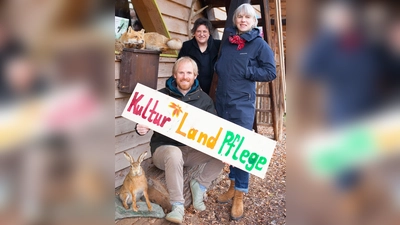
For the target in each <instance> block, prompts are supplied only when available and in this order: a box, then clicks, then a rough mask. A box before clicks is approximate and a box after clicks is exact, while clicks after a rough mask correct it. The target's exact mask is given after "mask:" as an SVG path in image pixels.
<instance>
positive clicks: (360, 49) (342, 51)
mask: <svg viewBox="0 0 400 225" xmlns="http://www.w3.org/2000/svg"><path fill="white" fill-rule="evenodd" d="M368 7H372V8H368ZM366 9H367V10H372V11H370V12H369V13H374V15H371V14H370V15H365V14H363V13H365V11H364V10H366ZM319 10H320V11H318V15H320V17H319V18H318V20H317V21H318V22H319V26H318V27H317V32H316V35H315V36H314V37H313V38H312V39H311V41H310V43H308V45H307V46H308V48H307V50H306V54H305V55H304V56H305V57H304V58H303V60H304V61H303V63H304V64H303V71H302V72H303V75H304V76H303V77H302V78H303V81H304V82H305V83H306V87H305V88H306V90H307V91H309V90H311V87H313V88H314V87H316V88H317V89H316V90H317V91H315V92H313V93H312V96H318V97H320V96H323V98H321V102H318V103H316V102H315V101H313V100H314V99H311V101H310V102H311V105H312V106H313V107H314V108H316V109H317V110H318V109H320V108H322V112H323V116H324V117H325V118H324V119H325V120H324V121H323V124H322V126H321V127H319V129H318V130H317V131H316V132H315V133H314V136H311V137H310V136H308V137H305V138H304V139H307V140H308V141H310V142H314V143H315V144H316V145H319V149H314V150H316V151H313V152H312V154H314V155H312V154H311V157H314V159H315V158H316V157H315V156H316V155H318V154H319V155H320V156H321V155H324V156H325V157H324V160H325V161H323V160H321V161H319V162H316V161H313V162H310V161H308V160H309V158H307V157H309V156H310V155H307V154H305V152H303V151H302V153H299V156H300V154H304V155H302V156H301V157H304V158H305V159H306V160H305V162H304V163H305V164H304V165H303V166H305V167H309V168H310V167H312V166H310V165H307V163H308V164H310V163H311V164H312V163H319V166H321V167H319V168H318V169H321V168H322V167H323V166H325V168H323V169H326V170H325V171H322V169H321V171H319V170H318V169H316V167H314V168H312V170H313V171H312V173H313V174H312V175H314V176H312V178H310V179H312V180H313V179H315V180H314V182H313V183H312V182H309V187H306V188H305V189H304V191H309V192H310V193H308V194H309V195H310V196H311V197H312V199H308V198H303V201H304V202H307V203H316V205H314V206H311V207H314V208H318V210H319V211H318V212H313V213H314V214H312V217H313V218H309V221H313V220H314V221H318V220H319V221H318V222H316V223H315V224H377V223H375V222H376V221H374V219H377V218H379V217H380V216H382V215H383V214H384V213H388V212H389V211H388V210H386V208H385V210H382V209H383V207H384V206H385V207H387V206H388V204H387V200H388V199H390V197H389V198H388V196H389V193H388V192H386V190H385V189H386V188H385V187H384V186H385V184H383V183H376V180H377V179H375V178H374V177H373V176H372V175H371V169H370V167H371V166H372V165H374V166H376V165H378V164H380V163H382V162H380V160H378V159H380V156H382V151H384V150H383V149H379V148H380V146H378V145H377V144H376V143H375V142H374V141H376V140H375V139H373V135H371V133H373V132H371V130H374V131H376V130H377V129H378V128H379V127H380V128H381V129H382V124H379V125H378V126H376V127H374V126H373V125H371V124H374V123H373V120H377V121H380V122H382V119H384V118H380V116H381V114H380V112H381V110H382V106H383V105H382V104H383V102H384V101H385V100H386V98H387V96H388V95H387V94H386V93H385V92H386V91H387V90H385V89H386V88H387V87H388V86H387V85H388V82H389V84H393V79H388V74H390V72H389V73H388V69H389V68H390V66H388V60H386V59H387V53H385V51H382V46H384V45H387V44H388V43H382V41H383V39H382V37H383V36H384V34H385V33H386V29H385V28H386V25H387V24H385V23H387V22H388V20H387V18H385V16H386V15H382V14H380V15H378V13H383V14H385V13H387V12H385V11H383V12H381V11H378V10H381V9H377V8H375V6H373V5H363V4H355V3H354V2H353V3H351V2H350V1H328V3H327V4H324V5H322V7H321V8H319ZM365 16H371V17H370V18H366V17H365ZM378 28H379V29H378ZM374 30H379V31H383V32H382V33H378V34H377V33H374ZM397 40H398V39H397ZM393 65H394V64H393ZM318 91H319V92H318ZM302 94H303V93H302ZM303 97H304V96H303ZM304 98H306V99H307V100H310V99H308V98H307V97H304ZM310 108H312V107H310ZM307 109H309V108H307ZM305 116H307V115H305ZM302 119H303V118H302ZM310 119H314V118H310ZM304 121H305V122H306V124H303V125H306V127H307V126H308V125H309V120H308V119H305V120H304ZM383 122H384V124H387V121H383ZM396 123H398V121H397V120H392V122H391V124H396ZM377 124H378V123H377ZM375 125H376V124H375ZM307 128H309V127H307ZM392 128H393V127H390V129H392ZM302 129H303V127H302ZM381 131H382V130H381ZM390 131H391V130H390ZM390 131H388V130H385V134H390ZM316 133H317V134H316ZM391 135H392V134H391ZM389 137H390V136H389ZM322 138H326V139H323V141H321V139H322ZM318 142H319V143H318ZM305 150H310V149H305ZM307 153H309V152H307ZM372 153H373V154H376V155H374V158H372V159H370V160H365V159H366V157H368V154H372ZM320 159H321V158H320ZM311 161H312V160H311ZM327 170H330V171H329V172H328V171H327ZM307 172H310V171H307ZM317 174H318V175H321V176H316V175H317ZM315 193H320V194H317V196H318V197H315V195H316V194H315ZM319 196H324V198H326V200H324V201H322V200H321V199H320V197H319ZM299 198H301V197H299ZM329 199H330V200H329ZM304 202H303V203H304ZM324 202H326V203H324ZM311 207H310V208H311ZM305 208H306V207H305ZM302 210H303V209H302ZM320 211H321V212H320ZM322 211H325V212H322ZM384 211H386V212H384ZM322 213H326V214H327V215H328V214H333V215H329V217H328V216H326V217H325V218H321V214H322ZM319 217H320V218H319ZM316 218H318V220H317V219H316ZM387 218H390V217H387ZM333 220H337V221H336V222H332V221H333ZM338 221H340V222H338ZM305 224H310V223H305Z"/></svg>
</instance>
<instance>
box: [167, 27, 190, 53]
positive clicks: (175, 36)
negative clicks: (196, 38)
mask: <svg viewBox="0 0 400 225" xmlns="http://www.w3.org/2000/svg"><path fill="white" fill-rule="evenodd" d="M170 35H171V38H178V39H180V40H181V41H182V42H184V41H187V40H189V37H188V36H187V35H186V34H178V33H175V32H172V31H171V33H170ZM177 52H178V51H177ZM169 58H170V59H171V57H169ZM175 58H176V57H175ZM172 59H173V58H172ZM175 60H176V59H175Z"/></svg>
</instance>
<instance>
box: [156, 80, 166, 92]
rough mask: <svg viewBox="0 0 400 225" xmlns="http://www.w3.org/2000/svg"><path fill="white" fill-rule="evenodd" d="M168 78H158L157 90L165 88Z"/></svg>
mask: <svg viewBox="0 0 400 225" xmlns="http://www.w3.org/2000/svg"><path fill="white" fill-rule="evenodd" d="M167 79H168V78H158V80H157V90H160V89H161V88H165V82H166V81H167Z"/></svg>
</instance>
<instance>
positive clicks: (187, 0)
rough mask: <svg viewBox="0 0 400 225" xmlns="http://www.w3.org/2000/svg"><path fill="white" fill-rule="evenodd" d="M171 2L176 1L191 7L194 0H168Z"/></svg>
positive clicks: (158, 0) (159, 0)
mask: <svg viewBox="0 0 400 225" xmlns="http://www.w3.org/2000/svg"><path fill="white" fill-rule="evenodd" d="M162 1H163V0H157V3H159V2H162ZM168 1H169V2H174V3H177V4H179V5H182V6H186V7H188V8H190V6H191V5H192V0H168Z"/></svg>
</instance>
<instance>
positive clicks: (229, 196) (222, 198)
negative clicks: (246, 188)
mask: <svg viewBox="0 0 400 225" xmlns="http://www.w3.org/2000/svg"><path fill="white" fill-rule="evenodd" d="M234 194H235V181H233V180H231V186H229V189H228V191H227V192H225V193H224V194H222V195H220V196H219V197H218V199H217V202H219V203H227V202H229V200H231V199H232V198H233V196H234Z"/></svg>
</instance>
